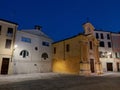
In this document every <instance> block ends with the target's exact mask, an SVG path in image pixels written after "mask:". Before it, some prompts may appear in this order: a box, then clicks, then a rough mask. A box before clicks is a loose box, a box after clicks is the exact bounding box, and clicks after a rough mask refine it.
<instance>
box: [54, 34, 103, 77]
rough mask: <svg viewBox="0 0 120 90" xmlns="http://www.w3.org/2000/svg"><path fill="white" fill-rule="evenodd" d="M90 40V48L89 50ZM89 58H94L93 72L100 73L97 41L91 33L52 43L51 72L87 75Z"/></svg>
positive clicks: (89, 70)
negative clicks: (90, 43)
mask: <svg viewBox="0 0 120 90" xmlns="http://www.w3.org/2000/svg"><path fill="white" fill-rule="evenodd" d="M90 41H91V42H92V50H90V45H89V42H90ZM90 59H93V60H94V62H93V65H94V73H101V64H100V62H99V58H98V41H97V40H96V39H95V38H94V37H93V36H92V35H77V36H74V37H71V38H68V39H65V40H62V41H59V42H55V43H53V63H52V69H53V72H59V73H69V74H85V75H89V74H90V73H91V65H90Z"/></svg>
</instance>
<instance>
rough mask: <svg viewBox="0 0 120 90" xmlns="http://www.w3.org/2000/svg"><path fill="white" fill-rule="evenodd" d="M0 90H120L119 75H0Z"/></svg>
mask: <svg viewBox="0 0 120 90" xmlns="http://www.w3.org/2000/svg"><path fill="white" fill-rule="evenodd" d="M0 90H120V73H106V74H103V75H100V76H97V75H91V76H78V75H64V74H57V73H35V74H21V75H0Z"/></svg>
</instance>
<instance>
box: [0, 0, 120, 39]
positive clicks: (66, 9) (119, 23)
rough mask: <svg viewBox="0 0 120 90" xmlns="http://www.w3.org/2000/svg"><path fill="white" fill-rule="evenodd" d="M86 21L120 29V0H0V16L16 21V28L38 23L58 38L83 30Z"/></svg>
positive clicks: (99, 27) (32, 26)
mask: <svg viewBox="0 0 120 90" xmlns="http://www.w3.org/2000/svg"><path fill="white" fill-rule="evenodd" d="M87 17H89V21H90V22H91V23H92V24H93V25H94V26H95V28H96V29H102V30H106V31H114V32H119V31H120V0H1V2H0V18H1V19H6V20H10V21H13V22H16V23H18V24H19V27H18V29H33V28H34V25H41V26H42V27H43V28H42V30H43V32H45V33H46V34H47V35H48V36H50V37H51V38H52V39H53V40H54V41H58V40H61V39H64V38H67V37H70V36H74V35H76V34H78V33H80V32H83V28H82V24H83V23H84V22H86V21H87Z"/></svg>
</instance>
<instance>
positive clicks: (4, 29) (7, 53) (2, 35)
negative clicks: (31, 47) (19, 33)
mask: <svg viewBox="0 0 120 90" xmlns="http://www.w3.org/2000/svg"><path fill="white" fill-rule="evenodd" d="M8 28H10V30H9V31H8ZM11 29H13V30H12V31H11ZM16 29H17V24H16V23H13V22H9V21H6V20H0V74H11V73H12V71H13V70H12V55H13V48H14V41H15V33H16ZM6 40H11V41H8V45H7V46H6ZM10 43H11V45H10ZM9 45H10V48H6V47H9Z"/></svg>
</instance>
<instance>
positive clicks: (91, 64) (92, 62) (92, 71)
mask: <svg viewBox="0 0 120 90" xmlns="http://www.w3.org/2000/svg"><path fill="white" fill-rule="evenodd" d="M90 70H91V73H94V72H95V69H94V59H90Z"/></svg>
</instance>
